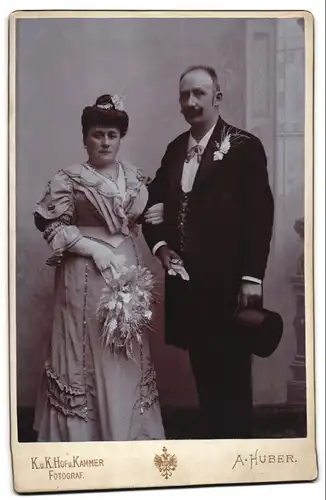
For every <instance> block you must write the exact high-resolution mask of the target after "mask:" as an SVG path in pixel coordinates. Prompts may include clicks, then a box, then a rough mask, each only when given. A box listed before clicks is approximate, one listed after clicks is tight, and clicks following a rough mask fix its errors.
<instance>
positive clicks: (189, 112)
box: [181, 108, 203, 118]
mask: <svg viewBox="0 0 326 500" xmlns="http://www.w3.org/2000/svg"><path fill="white" fill-rule="evenodd" d="M181 113H182V114H183V115H184V116H185V117H188V118H196V117H197V116H201V115H202V113H203V110H202V109H201V108H186V109H183V110H181Z"/></svg>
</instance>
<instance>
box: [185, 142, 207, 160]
mask: <svg viewBox="0 0 326 500" xmlns="http://www.w3.org/2000/svg"><path fill="white" fill-rule="evenodd" d="M203 153H204V148H203V146H199V145H198V144H197V145H196V146H193V147H192V148H190V149H189V151H187V155H186V159H185V161H186V162H187V163H188V162H189V161H190V160H191V159H192V158H193V157H194V156H195V155H197V159H198V163H200V162H201V159H202V157H203Z"/></svg>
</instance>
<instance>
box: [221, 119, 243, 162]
mask: <svg viewBox="0 0 326 500" xmlns="http://www.w3.org/2000/svg"><path fill="white" fill-rule="evenodd" d="M232 130H236V129H234V127H223V130H222V134H221V142H217V141H215V146H216V150H215V151H214V155H213V160H214V161H217V160H223V158H224V155H226V154H227V153H228V152H229V150H230V148H231V147H233V146H235V145H237V144H241V143H242V142H243V141H242V138H245V139H248V136H247V135H245V134H240V133H239V132H232Z"/></svg>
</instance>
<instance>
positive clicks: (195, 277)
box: [143, 66, 274, 438]
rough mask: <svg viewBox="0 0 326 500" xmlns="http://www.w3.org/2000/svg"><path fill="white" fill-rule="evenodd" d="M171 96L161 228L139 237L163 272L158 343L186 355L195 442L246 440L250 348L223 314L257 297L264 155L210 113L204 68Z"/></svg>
mask: <svg viewBox="0 0 326 500" xmlns="http://www.w3.org/2000/svg"><path fill="white" fill-rule="evenodd" d="M179 92H180V94H179V95H180V98H179V102H180V106H181V112H182V113H183V115H184V117H185V119H186V121H187V122H188V123H189V124H190V131H187V132H185V133H183V134H181V135H180V136H179V137H177V138H176V139H175V140H174V141H172V142H171V143H170V144H169V145H168V147H167V150H166V153H165V155H164V157H163V160H162V165H161V167H160V169H159V170H158V171H157V173H156V177H155V179H154V180H153V182H152V183H151V184H150V187H149V192H150V198H149V206H152V205H154V204H156V203H163V204H164V212H163V213H164V222H163V223H162V224H159V225H153V224H146V223H145V224H144V225H143V232H144V236H145V239H146V241H147V243H148V245H149V247H150V248H151V249H152V251H153V253H154V254H155V255H156V256H157V257H158V258H159V259H160V260H161V262H162V264H163V267H164V268H165V270H166V281H165V329H166V342H167V343H168V344H172V345H174V346H177V347H180V348H183V349H187V350H188V352H189V357H190V362H191V366H192V370H193V374H194V377H195V381H196V386H197V392H198V396H199V402H200V407H201V410H202V414H203V417H204V426H203V435H202V437H204V438H246V437H250V430H251V409H252V390H251V352H250V349H249V347H248V345H247V343H246V339H245V337H241V336H239V335H237V336H236V335H234V332H233V328H232V318H233V316H234V314H235V311H236V310H237V308H238V307H239V306H241V307H245V306H247V305H248V304H250V303H252V304H253V305H254V304H255V305H256V304H257V303H260V302H261V300H262V281H263V279H264V273H265V269H266V264H267V258H268V254H269V248H270V240H271V235H272V226H273V211H274V209H273V198H272V194H271V190H270V187H269V182H268V174H267V168H266V156H265V152H264V148H263V146H262V144H261V142H260V140H259V139H258V138H257V137H255V136H253V135H252V134H250V133H248V132H245V131H243V130H240V129H238V128H236V127H233V126H231V125H228V124H227V123H226V122H225V121H224V120H223V119H222V118H221V117H220V116H219V104H220V101H221V98H222V94H221V92H220V87H219V83H218V79H217V75H216V72H215V70H214V69H213V68H211V67H207V66H193V67H190V68H189V69H187V70H186V71H185V72H184V73H183V75H182V76H181V78H180V84H179ZM146 217H147V218H145V220H147V222H150V217H151V215H150V211H149V212H148V214H147V216H146ZM184 270H185V271H184ZM188 278H189V279H188Z"/></svg>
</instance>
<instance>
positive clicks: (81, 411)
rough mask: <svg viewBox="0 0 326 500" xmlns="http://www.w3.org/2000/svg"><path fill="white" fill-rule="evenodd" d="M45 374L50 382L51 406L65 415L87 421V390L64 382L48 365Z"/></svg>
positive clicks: (48, 391) (49, 396)
mask: <svg viewBox="0 0 326 500" xmlns="http://www.w3.org/2000/svg"><path fill="white" fill-rule="evenodd" d="M45 372H46V375H47V380H48V390H47V397H48V401H49V403H50V404H51V406H53V407H54V408H55V409H56V410H57V411H60V412H61V413H63V415H66V416H71V417H80V418H82V419H84V420H86V419H87V414H88V411H87V410H88V408H87V400H86V392H85V390H84V389H79V388H77V387H73V386H71V385H68V384H66V383H65V382H63V380H62V379H61V378H60V377H59V376H58V375H56V374H55V373H54V372H53V370H52V368H51V367H50V365H49V364H48V363H47V364H46V367H45Z"/></svg>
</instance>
